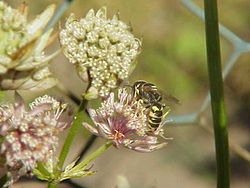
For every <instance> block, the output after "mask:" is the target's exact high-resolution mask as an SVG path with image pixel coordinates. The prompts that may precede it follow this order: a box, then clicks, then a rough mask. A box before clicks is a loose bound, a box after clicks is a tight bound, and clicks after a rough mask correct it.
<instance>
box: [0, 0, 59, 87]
mask: <svg viewBox="0 0 250 188" xmlns="http://www.w3.org/2000/svg"><path fill="white" fill-rule="evenodd" d="M54 10H55V6H54V5H51V6H49V7H48V8H47V9H46V10H44V12H42V13H41V14H40V15H38V16H37V17H36V18H35V19H34V20H33V21H32V22H29V23H28V22H27V7H26V6H25V5H23V6H22V7H20V8H19V9H12V8H11V7H9V6H8V5H6V4H5V3H4V2H3V1H0V38H1V40H0V89H4V90H16V89H25V90H26V89H29V90H42V89H47V88H50V87H52V86H54V85H55V84H56V79H55V78H54V77H53V76H52V73H51V72H50V70H49V68H48V63H49V61H50V60H51V59H52V58H53V57H54V56H55V55H56V54H57V52H56V53H54V54H51V55H49V56H46V55H45V53H44V48H45V47H46V46H47V45H48V44H49V43H50V42H51V38H50V34H51V32H52V30H49V31H47V32H46V33H44V34H42V32H43V30H44V28H45V26H46V25H47V23H48V21H49V20H50V18H51V17H52V15H53V13H54Z"/></svg>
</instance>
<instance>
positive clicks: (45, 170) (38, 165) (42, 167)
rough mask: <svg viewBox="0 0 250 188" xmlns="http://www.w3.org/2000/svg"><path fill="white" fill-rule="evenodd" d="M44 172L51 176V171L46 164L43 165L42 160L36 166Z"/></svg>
mask: <svg viewBox="0 0 250 188" xmlns="http://www.w3.org/2000/svg"><path fill="white" fill-rule="evenodd" d="M36 168H37V169H38V170H39V171H40V172H41V173H42V174H44V175H46V176H50V173H49V171H48V170H47V169H46V168H45V166H44V165H43V163H41V162H37V167H36Z"/></svg>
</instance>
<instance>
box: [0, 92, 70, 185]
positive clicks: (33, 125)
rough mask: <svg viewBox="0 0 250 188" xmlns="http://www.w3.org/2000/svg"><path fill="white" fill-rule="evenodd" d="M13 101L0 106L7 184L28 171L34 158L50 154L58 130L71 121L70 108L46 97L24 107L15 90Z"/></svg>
mask: <svg viewBox="0 0 250 188" xmlns="http://www.w3.org/2000/svg"><path fill="white" fill-rule="evenodd" d="M15 100H16V102H15V104H6V105H1V106H0V136H1V137H2V138H3V141H2V143H1V145H0V155H1V157H2V158H4V159H5V164H4V166H5V167H7V169H8V175H9V176H10V180H9V182H7V184H6V185H11V184H12V183H13V182H14V181H16V180H17V179H18V178H19V177H20V176H22V175H25V174H31V171H32V169H33V168H35V167H36V163H37V162H38V161H41V162H42V161H45V160H47V159H48V158H49V157H51V155H52V153H53V151H55V148H56V146H57V143H58V137H57V136H58V133H59V131H62V130H64V129H65V128H67V127H68V126H69V125H70V123H71V121H72V111H71V108H70V107H69V106H68V105H67V104H65V103H62V101H59V100H57V99H54V98H52V97H50V96H47V95H45V96H43V97H39V98H37V99H36V100H35V101H34V102H32V103H31V104H30V109H28V108H27V107H26V106H25V103H24V101H23V99H22V97H21V96H20V95H19V94H18V93H17V92H15Z"/></svg>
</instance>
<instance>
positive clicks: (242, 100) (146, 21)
mask: <svg viewBox="0 0 250 188" xmlns="http://www.w3.org/2000/svg"><path fill="white" fill-rule="evenodd" d="M7 2H8V3H10V5H13V7H17V6H18V4H21V3H22V1H21V0H11V1H7ZM26 2H27V4H28V5H29V10H30V14H29V17H30V19H31V18H34V16H35V15H36V14H38V13H40V12H41V11H42V10H44V9H45V7H47V6H48V5H49V4H51V3H56V4H57V5H59V4H60V3H61V2H62V1H59V0H42V1H38V0H36V1H32V0H26ZM194 2H195V3H196V4H197V5H199V6H200V7H202V3H203V2H202V1H200V0H199V1H198V0H197V1H194ZM102 6H106V7H107V9H108V15H109V17H111V16H112V15H113V14H115V13H117V12H118V11H119V12H120V18H121V20H123V21H124V22H126V23H130V24H131V25H132V27H133V32H134V34H135V36H136V37H137V38H141V39H142V41H143V42H142V52H141V54H140V55H139V58H138V66H137V67H136V69H135V71H134V72H133V74H132V75H131V77H130V78H129V81H130V83H133V81H135V80H147V81H149V82H152V83H155V84H156V85H157V86H158V87H159V88H160V89H161V90H163V91H164V92H166V93H168V94H171V95H173V96H176V97H177V98H178V99H179V100H180V101H181V105H173V106H172V111H171V115H180V114H187V113H191V112H194V111H196V110H198V109H199V107H200V105H201V104H202V101H203V99H204V97H205V96H206V93H207V91H208V78H207V67H206V53H205V52H206V49H205V33H204V23H203V21H201V20H200V19H199V18H198V17H197V16H195V15H194V14H193V13H192V12H190V11H189V10H187V8H185V7H184V6H183V4H181V3H180V1H176V0H168V1H165V0H137V1H135V0H119V1H118V0H74V1H73V2H72V4H71V5H70V6H69V7H68V9H67V10H66V12H65V13H64V14H63V16H62V18H61V19H60V23H61V25H64V22H65V19H66V17H67V16H68V15H69V14H70V13H71V12H74V13H75V14H76V15H77V16H78V17H82V16H84V15H85V14H86V13H87V11H88V10H89V9H91V8H94V9H95V10H97V9H99V8H101V7H102ZM218 6H219V7H218V8H219V18H220V22H221V23H222V24H224V25H225V26H226V27H228V28H229V29H231V30H232V31H233V32H234V33H236V34H237V35H238V36H239V37H241V38H242V39H244V40H246V41H249V39H250V29H249V28H250V11H249V10H250V2H249V0H237V1H233V0H220V1H219V2H218ZM58 28H59V24H57V25H56V26H55V31H57V30H58ZM58 48H59V43H58V41H56V42H55V44H53V45H52V46H50V48H49V49H48V53H49V52H52V51H55V50H56V49H58ZM221 49H222V62H225V61H226V60H227V59H228V57H229V55H230V53H231V51H232V46H231V44H230V43H229V42H228V41H227V40H226V39H224V38H221ZM249 59H250V53H245V54H243V55H242V56H240V58H239V59H238V60H237V63H236V64H235V65H234V67H233V68H232V71H231V72H230V74H229V75H228V77H227V78H226V80H225V97H226V109H227V110H226V111H227V117H228V123H229V135H230V139H231V140H233V141H234V142H236V143H238V144H239V145H241V146H243V147H244V148H246V149H248V150H250V139H249V135H250V134H249V133H250V84H249V81H250V80H249V77H250V65H249V64H250V61H249ZM51 69H52V71H53V72H54V73H55V75H56V76H57V77H58V78H59V80H60V82H61V83H62V84H63V85H64V86H65V87H66V88H67V89H69V90H70V91H72V92H73V93H74V94H76V95H78V96H80V94H81V93H82V92H83V89H84V87H85V86H86V85H84V84H83V83H82V82H81V81H80V79H78V77H77V75H76V72H75V70H74V67H73V66H72V65H71V64H70V63H69V62H68V61H67V59H66V58H65V57H64V56H63V55H62V54H60V55H59V56H58V57H57V58H55V59H54V60H53V62H52V64H51ZM44 93H48V94H51V95H59V96H61V97H65V96H64V95H63V94H61V93H60V92H59V91H58V90H57V89H55V88H52V89H50V90H48V91H47V92H43V93H41V92H40V93H31V92H22V94H23V96H24V98H25V99H26V100H27V101H30V100H32V99H33V98H34V97H37V96H39V95H41V94H44ZM7 97H8V98H10V97H12V92H8V93H7ZM67 100H68V101H69V102H70V100H69V99H67ZM202 117H203V121H204V122H206V124H207V125H209V126H211V127H212V124H211V117H210V109H208V110H207V111H206V112H205V113H204V114H203V116H202ZM166 129H167V134H168V136H169V137H173V138H174V140H173V141H170V142H169V144H168V146H167V147H166V148H164V149H162V150H161V151H156V152H153V153H150V154H141V153H136V152H133V151H129V150H126V149H120V150H116V149H115V148H111V149H109V151H107V152H105V153H104V154H103V155H101V156H100V157H98V158H97V159H96V160H95V162H94V166H93V168H92V169H94V170H97V174H96V175H93V176H91V177H86V178H82V179H75V180H74V181H76V182H78V183H80V184H82V185H84V186H86V187H89V188H99V187H100V188H113V187H115V185H116V181H117V176H118V175H123V176H125V177H126V178H127V180H128V181H129V183H130V184H131V187H133V188H139V187H145V188H165V187H168V188H172V187H173V188H176V187H186V188H189V187H190V188H191V187H192V188H196V187H197V188H200V187H202V188H206V187H207V188H209V187H216V169H215V153H214V150H215V149H214V141H213V136H212V134H210V133H209V132H207V131H206V130H205V129H204V128H202V127H201V126H199V125H196V124H182V125H176V124H175V125H166ZM88 136H89V134H88V133H86V132H85V130H84V128H81V130H80V131H79V133H78V135H77V138H76V139H75V144H73V147H72V149H71V152H70V156H71V159H70V157H69V158H68V162H69V161H71V160H72V159H73V158H74V157H76V156H77V154H78V152H79V151H80V149H81V146H83V145H84V144H85V142H86V141H87V138H88ZM64 137H65V135H62V140H63V138H64ZM102 142H103V141H102V140H101V139H98V141H97V142H96V143H95V144H94V146H93V147H92V150H93V149H95V148H97V147H98V145H100V144H101V143H102ZM249 164H250V163H249V162H247V161H245V160H243V159H242V158H240V157H239V156H238V155H236V154H235V153H232V152H231V166H232V170H231V178H232V179H231V181H232V187H235V188H247V187H249V186H250V165H249ZM33 186H34V185H31V183H18V184H15V186H14V187H33ZM39 186H41V187H46V185H45V184H40V183H39V184H37V185H36V187H39ZM59 187H70V186H69V185H66V184H62V185H60V186H59Z"/></svg>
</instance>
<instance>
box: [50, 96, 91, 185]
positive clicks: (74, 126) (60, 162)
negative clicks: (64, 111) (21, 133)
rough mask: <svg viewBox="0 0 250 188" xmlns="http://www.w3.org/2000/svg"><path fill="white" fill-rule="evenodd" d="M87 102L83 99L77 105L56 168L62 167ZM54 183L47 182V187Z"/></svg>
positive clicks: (55, 183)
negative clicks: (76, 110)
mask: <svg viewBox="0 0 250 188" xmlns="http://www.w3.org/2000/svg"><path fill="white" fill-rule="evenodd" d="M87 103H88V101H87V100H86V99H83V100H82V102H81V104H80V106H79V109H78V112H77V114H76V116H75V119H74V121H73V123H72V125H71V127H70V129H69V132H68V135H67V137H66V139H65V141H64V144H63V147H62V150H61V153H60V156H59V159H58V163H57V168H58V169H62V167H63V163H64V161H65V159H66V157H67V154H68V152H69V148H70V146H71V144H72V142H73V139H74V137H75V135H76V132H77V129H78V127H79V124H80V123H81V119H82V115H83V111H84V109H85V108H86V105H87ZM56 185H57V182H49V183H48V188H54V187H56Z"/></svg>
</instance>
